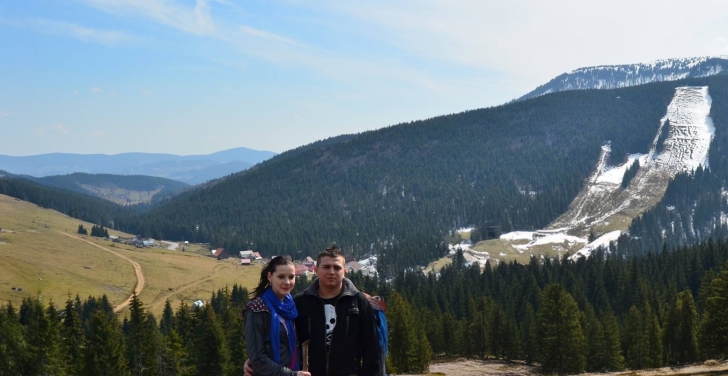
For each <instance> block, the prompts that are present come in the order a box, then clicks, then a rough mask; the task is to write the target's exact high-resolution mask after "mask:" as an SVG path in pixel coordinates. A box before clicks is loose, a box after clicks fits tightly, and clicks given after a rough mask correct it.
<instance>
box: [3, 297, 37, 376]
mask: <svg viewBox="0 0 728 376" xmlns="http://www.w3.org/2000/svg"><path fill="white" fill-rule="evenodd" d="M29 357H30V354H29V352H28V345H27V344H26V343H25V338H24V337H23V327H22V325H20V322H19V321H18V315H17V312H16V311H15V307H13V305H12V303H9V304H8V305H7V306H5V307H2V308H0V375H2V376H5V375H7V376H15V375H22V366H23V364H24V363H25V359H27V358H29Z"/></svg>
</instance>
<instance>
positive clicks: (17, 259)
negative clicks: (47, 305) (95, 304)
mask: <svg viewBox="0 0 728 376" xmlns="http://www.w3.org/2000/svg"><path fill="white" fill-rule="evenodd" d="M79 224H83V225H84V227H87V228H90V227H91V226H92V225H93V224H90V223H86V222H83V221H79V220H77V219H74V218H71V217H68V216H65V215H63V214H60V213H58V212H56V211H53V210H49V209H43V208H40V207H38V206H36V205H34V204H31V203H27V202H24V201H20V200H15V199H14V198H11V197H8V196H4V195H0V228H1V229H2V233H0V242H1V243H0V302H2V301H6V302H7V301H10V302H13V304H19V303H20V302H21V301H22V299H23V298H24V297H39V298H41V299H42V300H43V301H45V302H48V301H50V300H52V301H53V302H55V303H56V304H63V302H65V300H66V299H67V297H68V295H69V294H70V295H71V296H75V295H76V294H79V295H80V296H81V297H82V298H85V297H87V296H89V295H93V296H100V295H102V294H106V295H107V296H108V297H109V300H110V301H111V302H112V304H115V305H116V304H120V303H122V302H123V301H124V300H126V298H127V297H128V296H129V294H131V292H132V290H133V288H134V286H135V284H136V283H137V279H136V276H135V274H134V270H133V268H132V266H131V264H130V263H129V261H127V260H125V259H122V258H121V257H119V256H117V255H115V254H113V253H111V252H105V251H103V250H102V249H100V248H99V247H101V248H104V249H107V250H109V251H113V252H116V253H118V254H120V255H123V256H125V257H128V258H129V259H131V260H133V261H134V262H137V263H138V264H139V265H140V266H141V269H142V272H143V274H144V277H145V280H146V284H145V287H144V289H143V290H142V291H141V293H140V294H139V298H140V299H141V301H142V302H143V303H144V304H145V306H146V307H147V308H149V309H150V310H151V311H152V312H155V313H157V314H158V313H161V310H162V309H163V307H164V302H165V300H167V299H170V300H171V301H172V303H173V305H174V306H175V307H176V306H177V305H178V304H179V302H180V301H182V300H187V301H188V302H189V301H191V300H193V299H204V300H207V299H209V297H210V295H211V293H212V291H214V290H217V289H218V288H224V287H225V286H229V287H232V285H233V284H235V283H237V284H239V285H242V286H246V287H248V288H252V287H253V286H254V284H255V282H257V278H258V277H259V275H260V274H259V273H260V266H259V265H253V266H247V267H243V266H239V265H237V262H236V261H237V259H229V260H224V261H217V260H215V259H213V258H211V257H207V256H203V255H201V254H199V253H197V252H189V251H188V252H181V251H169V250H166V249H164V250H162V249H154V248H142V249H139V248H134V247H129V246H125V245H121V244H117V243H111V242H110V241H106V240H103V239H99V238H94V237H90V236H78V235H76V230H77V229H78V225H79ZM109 233H110V234H111V235H117V236H118V235H121V236H129V235H128V234H123V233H119V232H117V231H109ZM67 235H72V236H67ZM84 240H86V241H89V242H91V243H93V244H95V245H92V244H89V243H87V242H85V241H84ZM185 247H186V250H197V249H196V247H199V248H200V250H201V249H202V247H201V246H192V247H190V246H189V245H186V246H185ZM13 287H16V288H18V287H20V288H22V291H20V292H19V291H13V289H12V288H13Z"/></svg>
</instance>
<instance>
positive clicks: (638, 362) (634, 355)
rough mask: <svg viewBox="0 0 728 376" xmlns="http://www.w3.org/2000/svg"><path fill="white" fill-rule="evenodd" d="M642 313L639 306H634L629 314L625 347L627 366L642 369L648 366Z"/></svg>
mask: <svg viewBox="0 0 728 376" xmlns="http://www.w3.org/2000/svg"><path fill="white" fill-rule="evenodd" d="M641 316H642V315H641V314H640V312H639V309H637V307H635V306H632V307H631V308H630V309H629V314H628V315H627V322H626V325H625V330H624V334H625V349H626V354H627V357H626V358H627V367H629V368H630V369H642V368H644V367H645V366H646V363H647V362H646V360H645V358H646V357H647V339H646V338H645V331H644V328H643V327H642V324H643V323H642V317H641Z"/></svg>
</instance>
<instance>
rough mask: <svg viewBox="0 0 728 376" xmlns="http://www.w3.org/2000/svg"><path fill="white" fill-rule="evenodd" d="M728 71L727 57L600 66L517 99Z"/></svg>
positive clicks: (562, 77) (566, 75)
mask: <svg viewBox="0 0 728 376" xmlns="http://www.w3.org/2000/svg"><path fill="white" fill-rule="evenodd" d="M727 72H728V56H715V57H692V58H677V59H664V60H656V61H653V62H650V63H638V64H624V65H600V66H596V67H587V68H579V69H575V70H573V71H571V72H568V73H564V74H562V75H559V76H557V77H556V78H554V79H552V80H551V81H549V82H547V83H545V84H543V85H541V86H539V87H537V88H536V89H535V90H533V91H531V92H530V93H528V94H526V95H524V96H522V97H520V98H518V100H524V99H528V98H533V97H538V96H540V95H544V94H548V93H555V92H559V91H565V90H584V89H616V88H620V87H628V86H635V85H642V84H648V83H651V82H661V81H676V80H682V79H684V78H697V77H708V76H714V75H717V74H726V73H727Z"/></svg>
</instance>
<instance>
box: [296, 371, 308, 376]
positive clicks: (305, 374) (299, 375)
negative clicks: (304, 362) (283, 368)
mask: <svg viewBox="0 0 728 376" xmlns="http://www.w3.org/2000/svg"><path fill="white" fill-rule="evenodd" d="M296 376H311V372H304V371H298V373H296Z"/></svg>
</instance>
